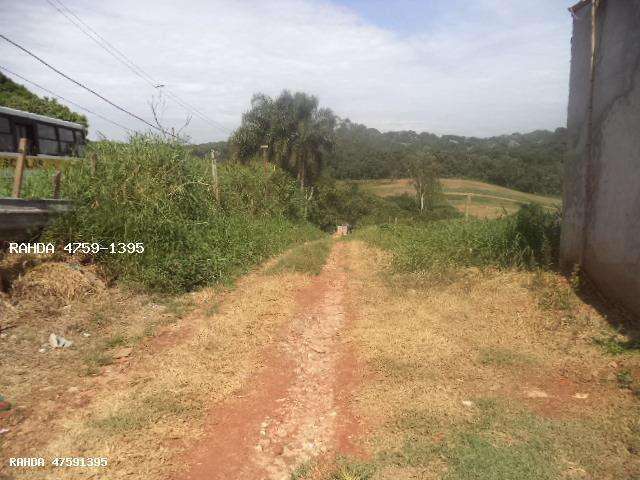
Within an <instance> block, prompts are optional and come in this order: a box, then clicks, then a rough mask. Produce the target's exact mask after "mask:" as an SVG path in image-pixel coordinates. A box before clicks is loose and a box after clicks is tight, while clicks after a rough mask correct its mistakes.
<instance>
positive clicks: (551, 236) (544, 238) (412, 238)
mask: <svg viewBox="0 0 640 480" xmlns="http://www.w3.org/2000/svg"><path fill="white" fill-rule="evenodd" d="M559 231H560V222H559V214H558V213H548V212H546V211H545V210H544V209H542V207H540V206H537V205H526V206H523V207H522V208H521V209H520V211H519V212H518V213H517V214H516V215H514V216H509V217H504V218H500V219H495V220H476V219H471V220H462V219H459V220H452V221H441V222H434V223H432V224H430V225H429V226H428V227H426V228H423V227H411V226H403V225H399V226H396V225H381V226H379V227H374V228H369V229H366V230H364V231H362V232H361V233H359V234H358V236H359V237H360V238H363V239H365V240H368V241H370V242H372V243H374V244H376V245H378V246H381V247H383V248H386V249H388V250H390V251H391V252H392V253H393V255H394V266H395V268H396V269H397V270H399V271H404V272H416V271H424V270H430V271H432V272H439V271H444V270H446V269H448V268H451V267H458V266H463V267H472V266H473V267H484V266H497V267H511V266H517V267H531V266H534V265H551V264H553V263H554V262H555V261H556V259H557V253H558V242H559Z"/></svg>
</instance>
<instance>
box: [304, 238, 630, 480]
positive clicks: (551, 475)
mask: <svg viewBox="0 0 640 480" xmlns="http://www.w3.org/2000/svg"><path fill="white" fill-rule="evenodd" d="M349 244H350V247H349V248H350V250H348V251H347V252H346V254H347V255H348V256H349V267H350V270H349V272H350V283H349V286H348V289H349V290H348V293H347V298H348V299H351V300H352V301H355V302H357V305H358V308H357V310H355V311H354V313H353V319H352V322H353V323H352V328H351V330H350V332H349V341H350V342H351V344H352V345H354V347H355V348H356V349H357V352H358V356H359V358H361V359H363V361H364V362H365V363H366V365H367V376H366V377H364V380H363V383H362V385H361V389H360V390H359V391H358V393H357V395H356V397H355V398H356V400H355V401H356V403H357V410H358V412H359V414H360V415H361V416H362V419H363V423H364V424H365V425H368V426H369V435H368V436H367V438H366V439H365V444H366V449H367V450H368V451H369V456H368V457H367V458H364V459H360V460H355V459H351V461H344V462H338V464H337V465H334V464H330V465H325V464H321V465H318V466H317V467H316V466H311V467H307V468H306V470H305V471H304V472H301V473H300V474H299V475H298V476H294V477H292V478H295V479H299V480H302V479H304V480H401V479H407V480H408V479H429V480H436V479H439V480H575V479H580V480H587V479H599V480H600V479H608V480H617V479H623V478H624V479H632V478H640V477H638V475H640V460H639V457H638V453H637V452H638V448H639V447H640V443H639V442H640V436H639V435H638V432H639V428H640V425H639V424H638V416H637V414H638V397H637V395H638V389H637V388H638V387H637V385H638V384H637V382H638V372H639V370H638V367H639V363H638V362H639V357H638V351H637V350H635V349H630V348H628V347H627V348H624V349H622V348H619V347H620V346H621V345H631V343H629V342H630V340H629V339H628V337H627V336H626V335H621V334H619V333H617V332H616V330H615V329H614V328H612V327H611V325H609V324H608V323H607V321H606V319H605V317H604V316H603V315H601V314H600V313H599V312H598V311H597V310H595V309H594V308H592V307H591V306H590V305H588V304H586V303H584V301H583V300H582V299H581V298H580V297H578V296H577V295H576V294H575V292H574V291H573V289H572V288H571V286H570V285H569V283H568V282H567V280H566V279H564V278H562V277H560V276H559V275H557V274H555V273H552V272H546V271H542V270H537V271H518V270H514V269H503V270H498V269H485V270H480V269H475V268H467V269H458V270H456V271H455V272H452V273H451V274H450V275H449V276H448V277H446V278H445V277H442V276H429V275H428V274H426V273H424V272H420V273H418V274H416V273H413V274H395V273H392V272H393V269H392V268H391V262H390V257H389V255H388V253H387V252H382V251H380V250H378V249H373V248H370V247H368V246H365V245H364V244H362V243H361V242H358V241H350V242H349ZM607 338H615V339H616V340H614V341H613V343H614V344H616V345H617V346H618V347H614V348H608V347H607V346H606V344H607V343H606V340H603V339H607ZM614 352H615V353H614Z"/></svg>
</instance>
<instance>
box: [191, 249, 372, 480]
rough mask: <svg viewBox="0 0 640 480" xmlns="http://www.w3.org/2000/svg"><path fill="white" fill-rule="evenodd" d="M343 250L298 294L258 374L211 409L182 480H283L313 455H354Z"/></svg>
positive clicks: (352, 375)
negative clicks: (288, 320)
mask: <svg viewBox="0 0 640 480" xmlns="http://www.w3.org/2000/svg"><path fill="white" fill-rule="evenodd" d="M344 249H345V244H344V243H340V242H338V243H336V245H335V247H334V249H333V251H332V253H331V255H330V257H329V259H328V261H327V264H326V265H325V267H324V269H323V271H322V273H321V274H320V275H319V276H317V277H316V278H315V279H314V280H313V282H312V283H311V284H310V285H309V286H307V287H305V288H304V289H303V290H302V291H301V292H299V294H298V296H297V299H296V302H297V314H296V315H295V317H294V321H293V322H292V323H291V324H289V325H286V326H285V328H284V330H283V331H282V332H281V338H280V339H278V340H277V341H275V342H274V345H273V346H271V347H270V348H269V349H268V350H267V351H266V352H265V354H264V357H265V358H264V368H262V369H261V370H260V371H259V372H257V373H256V374H255V376H254V377H253V378H252V379H251V380H250V381H249V382H248V383H247V385H246V386H245V387H244V389H243V390H242V391H240V392H238V393H237V394H236V395H235V396H234V397H233V398H231V399H229V400H228V401H225V402H224V403H222V404H221V405H219V406H218V407H216V408H215V409H214V411H213V412H211V414H210V415H209V418H208V419H207V433H206V437H205V439H204V440H203V441H202V442H201V444H200V446H199V448H197V449H196V450H195V451H194V452H192V453H191V454H190V455H189V456H188V458H187V459H186V463H187V464H188V465H191V466H192V467H191V468H190V469H189V470H188V471H187V472H186V473H185V475H184V477H183V478H184V479H185V480H187V479H189V480H204V479H207V480H215V479H221V480H222V479H230V478H242V479H246V480H251V479H256V480H258V479H270V480H284V479H288V478H290V476H291V473H292V472H293V471H294V470H295V469H296V468H297V467H298V466H300V465H301V464H303V463H304V462H306V461H308V460H310V459H312V458H314V457H317V456H319V455H335V454H337V453H339V454H354V453H357V448H356V447H355V444H354V440H355V438H356V437H357V435H358V432H359V430H360V428H361V427H359V422H358V420H357V419H356V418H354V417H353V415H352V412H351V410H350V408H349V395H350V394H351V392H352V391H353V388H354V386H355V380H356V375H357V371H358V369H357V366H356V364H355V363H354V356H353V355H352V354H351V352H350V351H349V348H348V346H347V345H345V343H344V341H343V340H342V337H341V333H342V331H343V329H344V327H345V324H346V323H347V322H348V306H347V305H346V303H345V285H346V281H347V272H346V268H345V262H346V260H345V255H344Z"/></svg>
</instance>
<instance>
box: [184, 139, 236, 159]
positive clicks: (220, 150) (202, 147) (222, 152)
mask: <svg viewBox="0 0 640 480" xmlns="http://www.w3.org/2000/svg"><path fill="white" fill-rule="evenodd" d="M211 150H215V151H216V154H217V157H216V158H217V159H218V160H219V161H221V162H225V161H226V160H228V158H229V143H228V142H226V141H224V140H223V141H220V142H207V143H200V144H198V145H193V147H192V151H193V153H194V154H195V155H197V156H198V157H209V155H211Z"/></svg>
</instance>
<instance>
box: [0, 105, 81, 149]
mask: <svg viewBox="0 0 640 480" xmlns="http://www.w3.org/2000/svg"><path fill="white" fill-rule="evenodd" d="M21 138H26V139H27V140H28V141H29V144H28V151H27V155H32V156H38V157H79V156H82V155H83V153H84V146H85V139H86V128H85V126H84V125H81V124H79V123H74V122H67V121H65V120H58V119H57V118H51V117H45V116H44V115H37V114H35V113H29V112H23V111H22V110H16V109H14V108H8V107H2V106H0V156H1V155H3V154H5V155H7V156H15V155H16V154H17V153H18V145H19V142H20V139H21Z"/></svg>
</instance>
